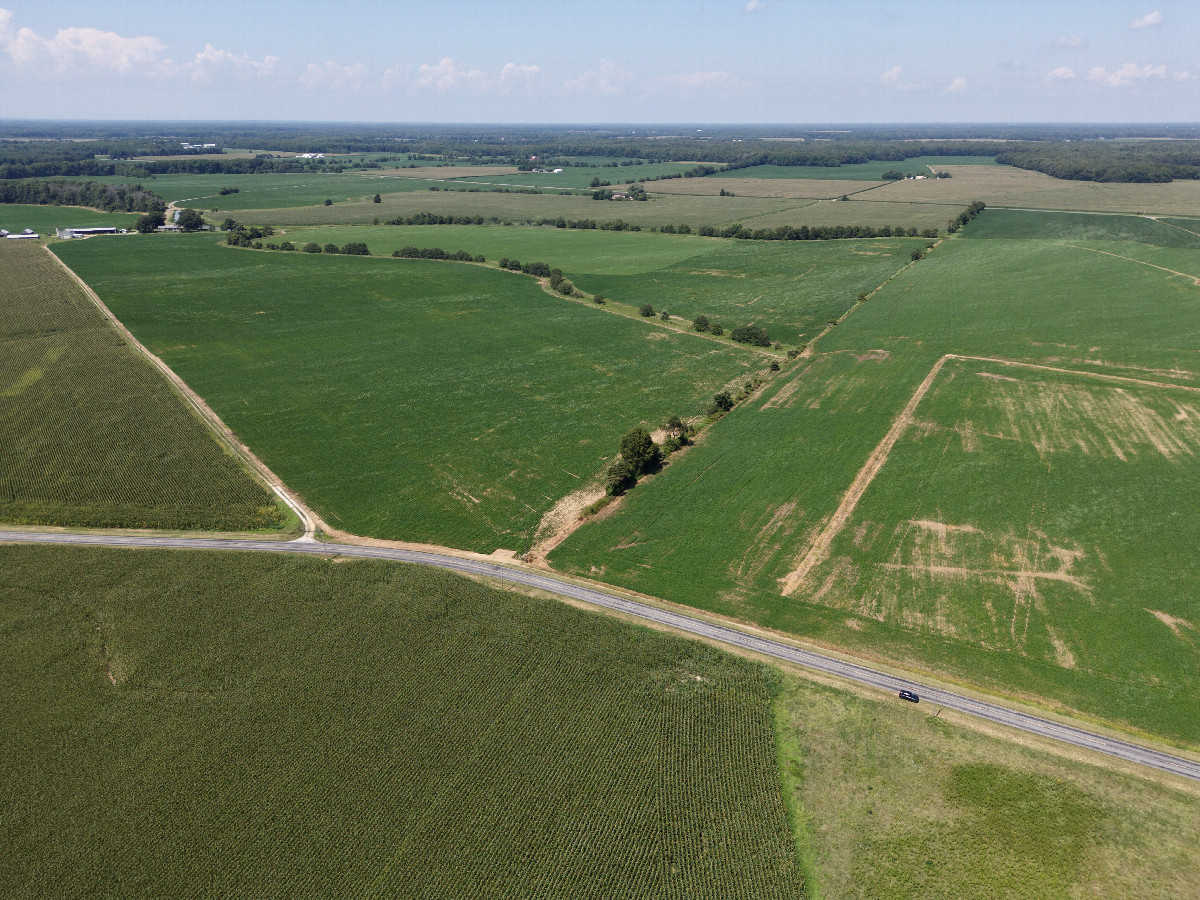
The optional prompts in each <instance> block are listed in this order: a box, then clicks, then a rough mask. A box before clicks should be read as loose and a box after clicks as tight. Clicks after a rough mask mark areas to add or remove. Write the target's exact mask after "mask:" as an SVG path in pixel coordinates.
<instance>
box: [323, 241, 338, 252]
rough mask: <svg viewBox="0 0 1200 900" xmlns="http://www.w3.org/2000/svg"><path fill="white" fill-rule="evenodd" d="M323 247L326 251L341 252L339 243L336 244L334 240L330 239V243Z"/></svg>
mask: <svg viewBox="0 0 1200 900" xmlns="http://www.w3.org/2000/svg"><path fill="white" fill-rule="evenodd" d="M323 249H324V251H325V252H326V253H337V252H339V251H338V245H337V244H335V243H334V242H333V241H330V242H329V243H328V244H326V245H325V246H324V248H323Z"/></svg>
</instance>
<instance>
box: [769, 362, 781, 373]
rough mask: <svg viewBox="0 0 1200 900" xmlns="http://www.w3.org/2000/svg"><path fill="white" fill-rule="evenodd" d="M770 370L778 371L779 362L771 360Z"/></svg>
mask: <svg viewBox="0 0 1200 900" xmlns="http://www.w3.org/2000/svg"><path fill="white" fill-rule="evenodd" d="M771 371H772V372H778V371H779V363H777V362H774V361H772V363H771Z"/></svg>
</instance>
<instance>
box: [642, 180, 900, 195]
mask: <svg viewBox="0 0 1200 900" xmlns="http://www.w3.org/2000/svg"><path fill="white" fill-rule="evenodd" d="M878 186H879V182H877V181H834V180H831V179H827V178H670V179H665V180H663V181H647V182H645V183H644V184H643V187H645V188H646V190H647V191H648V192H650V193H651V194H693V195H701V196H707V197H713V196H720V194H721V191H732V192H733V193H734V194H737V195H738V196H741V197H768V198H773V199H774V198H777V199H781V200H832V199H834V198H836V197H841V196H842V195H843V194H853V193H856V192H858V191H865V190H869V189H870V188H874V187H878Z"/></svg>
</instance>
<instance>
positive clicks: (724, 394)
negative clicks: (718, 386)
mask: <svg viewBox="0 0 1200 900" xmlns="http://www.w3.org/2000/svg"><path fill="white" fill-rule="evenodd" d="M731 409H733V397H732V396H730V392H728V391H721V392H720V394H714V395H713V402H712V403H710V404H709V407H708V414H709V415H713V414H714V413H727V412H730V410H731Z"/></svg>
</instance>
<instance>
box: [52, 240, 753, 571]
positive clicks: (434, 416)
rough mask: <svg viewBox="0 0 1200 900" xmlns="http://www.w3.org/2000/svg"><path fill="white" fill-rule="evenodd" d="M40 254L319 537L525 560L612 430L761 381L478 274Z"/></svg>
mask: <svg viewBox="0 0 1200 900" xmlns="http://www.w3.org/2000/svg"><path fill="white" fill-rule="evenodd" d="M59 247H60V249H61V252H62V254H63V256H64V258H65V259H66V260H67V261H68V263H69V264H70V265H71V266H72V267H73V268H76V271H78V272H79V273H80V274H81V276H82V277H84V278H85V279H86V280H87V281H88V283H89V284H90V285H91V286H92V287H93V288H94V289H95V290H96V291H97V292H98V293H99V294H100V296H101V297H104V298H105V301H106V302H107V303H109V304H111V306H112V308H113V310H114V312H116V314H117V315H118V316H120V317H121V319H122V321H123V322H125V324H127V325H128V326H129V327H130V329H131V330H132V331H133V333H134V334H136V335H137V336H138V337H139V339H140V340H142V341H143V342H144V343H145V344H146V345H147V346H148V347H150V349H151V350H152V352H154V353H156V354H160V355H161V356H162V357H163V359H164V360H165V361H166V362H167V363H168V364H169V365H170V366H171V367H172V368H173V369H175V371H176V372H178V373H179V374H180V375H181V376H182V377H183V378H184V379H185V380H186V381H187V382H188V384H189V385H190V386H191V387H193V388H194V389H195V390H197V391H198V392H199V393H200V395H201V396H203V397H204V398H205V399H206V400H207V401H208V402H209V404H210V405H211V406H212V407H213V408H214V409H215V410H216V411H217V413H218V414H219V415H220V416H221V417H222V418H223V419H224V421H225V422H226V423H227V424H228V425H229V426H230V427H231V428H232V429H233V430H234V431H235V432H237V434H238V435H239V436H240V437H241V438H242V439H243V440H244V441H246V442H247V443H248V444H249V446H250V447H251V448H252V449H253V450H254V451H255V452H256V453H258V454H259V455H260V457H261V458H262V459H263V460H264V462H266V463H267V465H268V466H270V467H271V468H272V469H273V470H274V471H275V472H276V473H277V474H278V475H279V476H280V477H281V478H282V479H283V480H284V481H285V482H286V483H287V484H288V485H289V486H290V487H292V488H294V489H295V490H297V491H298V492H299V493H300V494H301V495H302V496H304V497H305V498H306V499H307V500H308V501H309V502H310V503H312V504H313V505H314V507H315V508H316V509H317V511H318V512H320V513H321V514H322V516H323V517H325V519H326V521H328V522H329V523H330V524H331V525H332V526H333V527H335V528H340V529H344V530H347V531H352V532H355V533H358V534H367V535H371V536H373V537H379V538H395V539H404V540H418V541H429V542H435V543H448V544H452V545H454V546H458V547H464V548H470V549H475V550H481V551H484V552H491V551H492V550H495V549H496V548H507V549H512V550H524V549H525V548H526V547H527V546H528V544H529V542H530V540H531V538H532V536H533V533H534V531H535V529H536V528H537V526H538V523H539V522H540V520H541V518H542V515H543V514H544V513H545V512H547V511H548V510H549V509H550V508H551V507H553V506H554V504H555V503H556V502H557V501H558V500H559V499H560V498H562V497H564V496H566V495H567V494H570V493H572V492H574V491H576V490H578V489H581V488H584V487H586V486H587V485H588V484H589V483H591V482H592V480H593V478H594V476H596V475H598V474H599V473H600V472H601V470H602V469H603V468H604V467H605V466H606V465H607V462H606V461H607V460H608V459H609V458H611V457H612V456H613V455H614V454H615V452H616V450H617V446H618V443H619V440H620V437H621V435H622V434H624V433H625V432H626V431H628V430H629V429H630V428H631V427H633V426H634V425H638V424H641V423H646V424H647V425H649V426H650V427H651V428H657V427H660V426H662V425H663V424H665V422H666V420H667V418H668V417H669V416H670V415H671V414H673V413H675V414H679V415H685V416H687V415H696V414H698V413H701V412H702V411H703V407H704V405H705V403H706V402H707V400H708V398H709V397H711V395H712V394H713V392H714V391H716V390H718V389H719V388H720V387H721V386H722V385H724V384H725V383H727V382H729V381H730V380H731V379H734V378H736V377H739V376H745V375H748V374H751V373H753V372H755V371H758V370H761V369H762V368H763V367H764V365H765V361H764V360H763V358H762V357H761V356H760V355H759V354H757V353H752V352H750V351H748V350H743V349H741V348H740V347H739V346H735V345H730V344H728V343H726V344H721V343H716V342H713V341H709V340H705V339H704V338H702V337H699V336H693V335H691V334H688V333H679V332H676V331H672V330H669V329H666V328H662V327H659V326H658V325H656V324H653V323H650V322H643V321H641V320H638V321H634V320H631V319H629V318H626V317H623V316H619V315H613V314H611V313H609V312H607V311H605V310H603V309H600V308H595V307H590V306H583V305H581V304H579V303H575V302H572V301H569V300H566V299H564V298H561V297H557V296H551V295H549V294H547V293H546V292H544V291H542V290H541V289H540V288H539V287H538V286H537V284H536V283H535V282H534V281H533V280H532V279H530V278H528V277H525V276H520V275H516V274H512V273H507V272H500V271H497V270H495V269H490V268H487V267H483V266H476V265H467V264H461V263H447V262H431V261H421V260H398V259H363V258H351V257H334V256H326V255H324V254H321V255H311V254H306V253H299V252H297V253H255V252H253V251H246V250H238V249H235V248H229V247H225V246H221V245H220V244H219V243H218V239H217V238H216V237H214V236H208V235H196V236H191V237H177V236H154V237H150V238H137V239H131V240H128V241H125V242H122V243H118V242H115V241H113V242H110V243H108V244H102V243H101V242H99V241H94V242H93V241H83V242H79V243H77V244H63V245H59ZM655 321H657V320H655Z"/></svg>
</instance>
